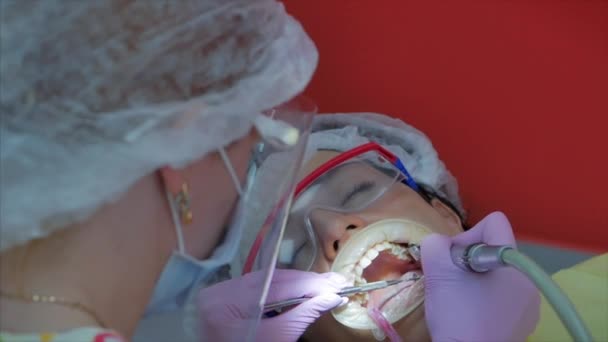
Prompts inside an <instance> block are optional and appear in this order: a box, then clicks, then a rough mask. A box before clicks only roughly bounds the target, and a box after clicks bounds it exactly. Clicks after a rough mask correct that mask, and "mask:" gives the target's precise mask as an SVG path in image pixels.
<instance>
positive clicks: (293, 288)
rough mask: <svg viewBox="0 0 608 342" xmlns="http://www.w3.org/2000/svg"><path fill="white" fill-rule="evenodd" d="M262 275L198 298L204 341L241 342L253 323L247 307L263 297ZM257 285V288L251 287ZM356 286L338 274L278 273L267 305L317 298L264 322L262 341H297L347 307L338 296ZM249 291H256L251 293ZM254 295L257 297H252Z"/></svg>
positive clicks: (259, 332) (204, 291)
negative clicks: (260, 291) (332, 312)
mask: <svg viewBox="0 0 608 342" xmlns="http://www.w3.org/2000/svg"><path fill="white" fill-rule="evenodd" d="M259 281H260V274H259V273H255V272H254V273H250V274H247V275H245V276H243V277H240V278H235V279H231V280H228V281H225V282H221V283H218V284H216V285H214V286H211V287H208V288H204V289H202V290H201V291H200V292H199V294H198V309H199V313H200V321H201V324H202V326H201V331H202V334H203V336H201V337H202V339H201V340H203V341H241V340H242V338H243V336H245V334H246V333H247V329H248V328H249V323H250V321H249V320H247V319H246V318H247V317H246V311H245V308H242V306H243V305H244V303H251V296H253V295H259V294H258V291H257V289H258V286H257V284H259ZM251 285H253V286H251ZM349 285H352V284H350V283H348V282H347V281H346V279H345V278H344V277H343V276H341V275H339V274H337V273H323V274H319V273H313V272H303V271H297V270H275V271H274V276H273V278H272V283H271V284H270V290H269V291H268V299H267V302H269V303H270V302H275V301H279V300H284V299H290V298H295V297H302V296H311V297H312V296H314V297H313V298H311V299H310V300H308V301H306V302H304V303H301V304H299V305H298V306H296V307H294V308H293V309H290V310H288V311H286V312H283V313H282V314H280V315H278V316H275V317H272V318H262V320H261V322H260V325H259V327H258V330H257V336H256V340H258V341H281V342H288V341H297V339H298V338H299V337H300V336H301V335H302V334H303V333H304V331H305V330H306V328H308V326H309V325H310V324H312V323H313V322H314V321H315V320H316V319H317V318H319V317H320V316H321V315H322V314H323V313H324V312H326V311H328V310H331V309H333V308H335V307H336V306H338V305H340V304H342V303H344V301H345V299H344V298H341V297H340V296H338V295H337V294H336V292H338V291H339V290H341V289H342V288H344V287H346V286H349ZM248 289H256V290H255V291H254V290H250V291H249V292H248ZM252 291H254V292H255V293H254V294H252Z"/></svg>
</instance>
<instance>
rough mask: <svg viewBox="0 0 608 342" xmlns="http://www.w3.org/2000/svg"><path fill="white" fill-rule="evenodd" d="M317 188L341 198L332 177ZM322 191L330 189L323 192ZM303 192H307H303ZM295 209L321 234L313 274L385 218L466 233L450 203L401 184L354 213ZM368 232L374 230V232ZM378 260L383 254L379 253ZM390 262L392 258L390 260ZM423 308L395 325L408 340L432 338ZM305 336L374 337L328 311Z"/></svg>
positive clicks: (318, 160) (323, 155) (322, 157)
mask: <svg viewBox="0 0 608 342" xmlns="http://www.w3.org/2000/svg"><path fill="white" fill-rule="evenodd" d="M336 154H337V153H335V152H318V153H317V155H316V156H315V157H314V158H313V159H312V160H311V161H310V162H309V163H307V165H306V166H305V168H304V174H306V173H308V172H310V171H312V170H313V169H314V168H316V167H317V166H318V165H320V164H322V163H323V162H325V161H327V160H329V159H330V158H332V157H333V156H335V155H336ZM348 172H351V173H352V172H358V173H361V172H378V174H377V175H375V176H374V177H383V176H384V175H383V174H381V173H379V171H377V170H374V169H373V168H368V169H353V170H349V171H348ZM348 172H346V173H338V172H336V173H334V174H333V175H331V176H333V177H342V178H344V176H345V175H346V174H348ZM353 175H354V174H353ZM347 178H348V177H347ZM347 180H348V179H347ZM343 183H344V179H341V180H340V184H343ZM325 184H326V185H325ZM315 191H316V192H317V193H316V194H315V195H316V196H331V195H332V194H335V196H338V194H339V193H340V191H337V189H336V188H335V186H333V185H332V179H327V180H326V182H325V183H324V186H323V187H321V188H319V189H316V190H315ZM323 191H325V192H327V193H326V194H323V193H319V192H323ZM302 195H304V196H305V193H304V194H302ZM300 198H302V196H300ZM340 201H342V200H341V199H339V200H338V201H337V202H340ZM295 207H297V209H298V210H299V212H300V213H307V214H306V215H307V217H308V219H309V221H310V222H311V225H310V226H311V227H312V229H313V230H314V233H315V235H316V238H317V244H318V248H317V253H316V257H315V258H314V262H313V263H312V268H311V271H314V272H328V271H330V269H331V267H332V264H333V262H334V259H335V258H336V255H338V253H339V252H340V251H341V247H342V246H344V245H345V243H346V242H347V241H348V240H349V239H350V237H351V236H352V235H353V234H356V233H359V232H361V234H359V236H365V235H364V234H367V232H365V229H366V228H367V227H368V226H369V225H371V224H373V223H375V222H378V221H381V220H385V219H407V220H410V221H414V222H417V223H419V224H420V225H422V226H424V227H426V228H428V229H429V230H430V231H431V232H434V233H440V234H445V235H455V234H458V233H459V232H461V231H462V228H461V227H462V225H461V222H460V219H459V218H458V216H457V215H456V214H455V213H454V212H453V211H452V210H451V209H450V208H449V207H447V206H446V205H444V204H443V203H442V202H441V201H439V200H433V201H432V202H431V203H430V204H429V203H428V202H426V201H425V200H424V199H423V198H422V197H421V196H420V195H419V194H417V193H416V192H415V191H414V190H412V189H411V188H409V187H408V186H406V185H404V184H402V183H398V182H397V183H394V184H393V185H392V186H390V187H389V188H388V189H387V190H386V191H385V192H384V194H383V195H382V196H381V197H379V198H377V199H376V200H374V201H373V202H371V203H370V204H369V205H366V206H365V207H363V209H359V210H355V211H340V210H332V209H329V208H319V209H314V210H307V209H306V208H302V205H299V206H297V205H296V206H295ZM299 219H301V218H300V217H298V214H297V213H294V214H293V215H292V217H290V221H291V220H299ZM292 224H293V222H292ZM370 234H372V233H371V231H370ZM310 258H311V255H310V253H308V252H307V251H306V249H305V248H304V249H301V250H300V251H299V253H297V258H296V263H298V262H299V263H301V264H304V263H305V261H306V260H310ZM302 259H304V260H302ZM377 259H381V258H379V257H378V258H377ZM387 260H388V259H387ZM378 262H379V261H378ZM387 262H390V260H389V261H387ZM376 268H377V267H376ZM370 269H371V268H370ZM363 276H364V277H365V278H366V279H367V280H368V281H375V280H380V279H385V278H386V277H385V276H384V277H380V278H377V279H368V278H371V276H370V275H369V273H368V274H366V273H365V272H364V273H363ZM376 277H377V276H376ZM404 305H405V304H404ZM423 310H424V308H423V305H420V306H418V307H417V308H416V309H415V310H414V311H413V312H411V313H410V314H409V315H407V316H406V317H404V318H402V319H401V320H399V321H397V322H396V323H394V324H393V326H394V327H395V328H396V329H397V331H398V332H399V333H400V335H401V336H402V337H403V338H404V339H406V340H408V339H410V340H415V341H418V340H425V339H430V338H428V333H427V329H426V325H425V322H424V312H423ZM304 337H305V338H306V339H310V340H312V341H317V340H351V341H352V340H372V341H373V340H374V338H373V336H371V333H370V331H369V330H358V329H352V328H349V327H346V326H344V325H342V324H341V323H338V322H337V321H336V320H335V318H334V317H333V316H332V315H331V313H326V314H325V315H324V316H322V317H321V318H320V319H319V320H318V321H317V322H315V323H314V324H313V325H312V326H310V328H309V329H308V330H307V332H306V334H305V335H304Z"/></svg>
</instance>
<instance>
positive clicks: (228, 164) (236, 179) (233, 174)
mask: <svg viewBox="0 0 608 342" xmlns="http://www.w3.org/2000/svg"><path fill="white" fill-rule="evenodd" d="M218 151H219V152H220V156H221V157H222V160H223V161H224V165H226V169H228V174H230V177H231V178H232V182H233V183H234V187H235V188H236V192H238V193H239V195H240V196H243V188H242V187H241V182H240V181H239V177H237V176H236V172H235V171H234V168H233V167H232V163H231V162H230V159H229V158H228V154H227V153H226V150H224V148H223V147H220V148H219V149H218Z"/></svg>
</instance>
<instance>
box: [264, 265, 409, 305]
mask: <svg viewBox="0 0 608 342" xmlns="http://www.w3.org/2000/svg"><path fill="white" fill-rule="evenodd" d="M420 278H421V276H419V275H417V274H412V277H410V278H408V279H394V280H381V281H375V282H373V283H367V284H364V285H359V286H349V287H345V288H343V289H342V290H341V291H340V292H338V293H337V295H338V296H340V297H348V296H352V295H354V294H357V293H364V292H370V291H374V290H379V289H383V288H386V287H389V286H393V285H397V284H399V283H401V282H403V281H406V280H414V281H415V280H418V279H420ZM310 298H311V297H298V298H291V299H286V300H281V301H278V302H274V303H269V304H266V305H264V312H266V311H273V310H278V309H281V308H284V307H287V306H292V305H296V304H300V303H303V302H305V301H307V300H309V299H310Z"/></svg>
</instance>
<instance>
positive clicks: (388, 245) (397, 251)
mask: <svg viewBox="0 0 608 342" xmlns="http://www.w3.org/2000/svg"><path fill="white" fill-rule="evenodd" d="M382 251H388V252H389V253H391V254H393V255H394V256H396V257H397V258H399V259H401V260H405V261H409V260H410V258H409V257H408V253H407V249H406V248H405V247H403V246H401V245H398V244H395V243H392V242H388V241H384V242H381V243H378V244H375V245H374V246H372V247H371V248H370V249H368V250H367V252H366V253H365V254H364V255H363V257H361V259H360V260H359V261H358V262H357V263H356V264H354V265H353V267H352V269H351V268H350V267H348V268H347V269H348V271H350V272H352V271H354V273H355V283H357V284H360V283H367V281H366V280H365V278H363V271H364V270H365V269H366V268H367V267H368V266H369V265H371V263H372V261H374V259H376V258H377V257H378V255H379V254H380V252H382ZM347 269H345V271H346V270H347Z"/></svg>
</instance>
